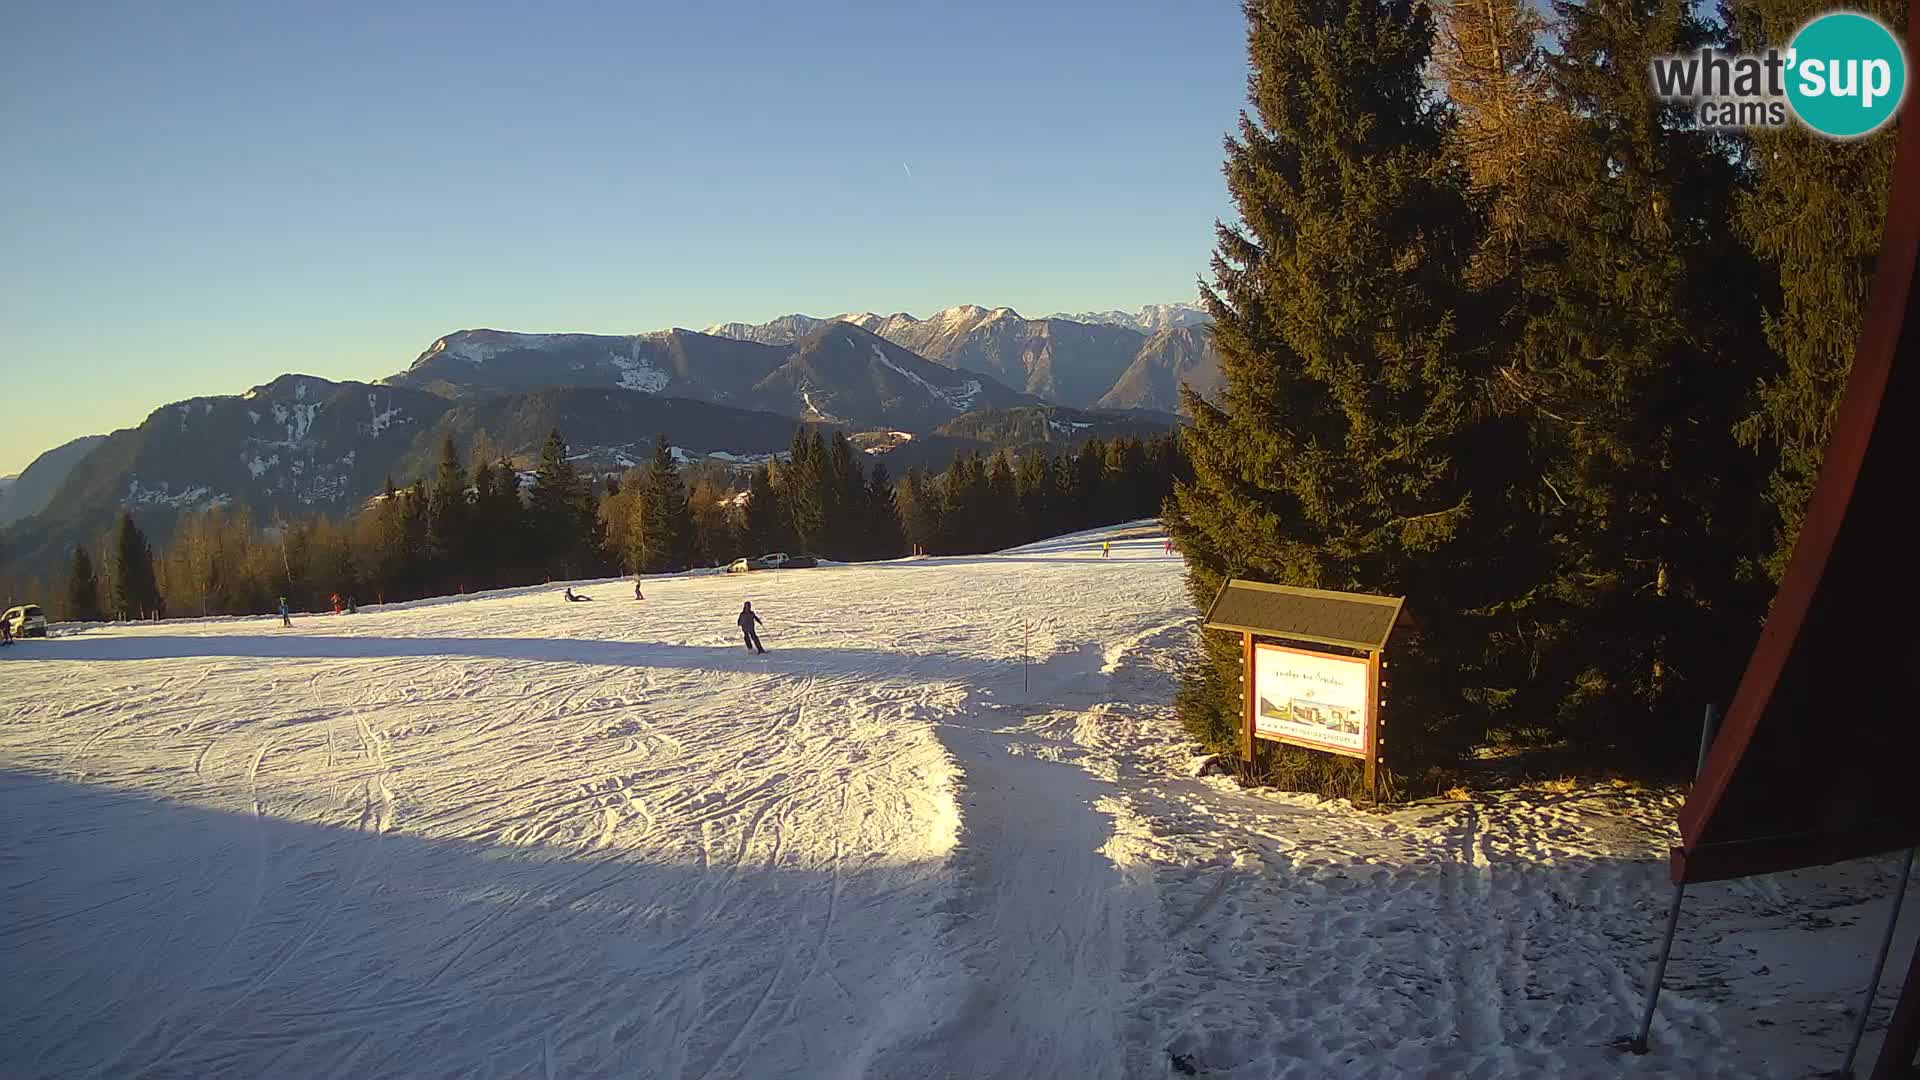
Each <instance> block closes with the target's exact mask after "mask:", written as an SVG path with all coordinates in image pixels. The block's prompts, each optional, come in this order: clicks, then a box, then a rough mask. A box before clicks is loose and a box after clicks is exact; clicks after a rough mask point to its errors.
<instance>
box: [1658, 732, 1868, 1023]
mask: <svg viewBox="0 0 1920 1080" xmlns="http://www.w3.org/2000/svg"><path fill="white" fill-rule="evenodd" d="M1719 718H1720V711H1719V710H1718V709H1716V708H1714V707H1713V706H1712V705H1708V706H1707V711H1706V715H1704V716H1703V717H1701V719H1700V757H1699V759H1698V760H1697V761H1696V762H1695V763H1694V767H1693V775H1694V777H1695V778H1698V777H1699V775H1700V771H1701V770H1702V769H1705V768H1706V767H1707V751H1708V750H1711V749H1713V736H1714V729H1715V728H1716V727H1717V726H1718V721H1719ZM1686 895H1687V886H1686V884H1685V883H1684V882H1683V883H1681V884H1679V885H1675V886H1674V887H1673V905H1672V906H1671V907H1669V908H1668V909H1667V933H1666V936H1665V937H1664V938H1662V939H1661V941H1660V958H1659V959H1658V960H1655V961H1654V962H1653V985H1651V986H1649V987H1647V1007H1646V1010H1645V1011H1643V1012H1642V1013H1641V1014H1640V1032H1639V1034H1637V1035H1635V1036H1634V1037H1633V1041H1632V1042H1630V1043H1628V1044H1627V1048H1628V1049H1629V1050H1632V1051H1633V1052H1634V1053H1636V1054H1644V1053H1646V1052H1647V1036H1649V1035H1651V1034H1653V1009H1654V1006H1656V1005H1658V1004H1659V1003H1660V983H1661V981H1662V980H1664V979H1665V978H1666V977H1667V961H1668V960H1669V959H1671V958H1672V957H1673V932H1674V930H1675V929H1676V928H1677V927H1679V925H1680V901H1681V900H1682V899H1684V898H1685V897H1686ZM1876 981H1877V979H1876Z"/></svg>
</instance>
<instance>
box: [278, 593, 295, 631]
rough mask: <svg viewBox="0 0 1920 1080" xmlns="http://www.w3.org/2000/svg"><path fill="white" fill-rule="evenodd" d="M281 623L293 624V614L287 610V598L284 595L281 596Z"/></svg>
mask: <svg viewBox="0 0 1920 1080" xmlns="http://www.w3.org/2000/svg"><path fill="white" fill-rule="evenodd" d="M280 625H281V626H292V625H293V614H292V613H291V612H289V611H288V610H287V598H286V597H284V596H283V597H281V598H280Z"/></svg>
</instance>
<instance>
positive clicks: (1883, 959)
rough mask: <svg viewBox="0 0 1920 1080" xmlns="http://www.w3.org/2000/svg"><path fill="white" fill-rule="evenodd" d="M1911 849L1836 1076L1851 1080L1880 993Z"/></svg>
mask: <svg viewBox="0 0 1920 1080" xmlns="http://www.w3.org/2000/svg"><path fill="white" fill-rule="evenodd" d="M1914 850H1915V849H1913V848H1908V849H1907V861H1906V862H1904V863H1902V864H1901V865H1900V886H1899V887H1898V888H1896V889H1894V890H1893V911H1892V913H1891V914H1889V915H1888V916H1887V932H1886V934H1885V935H1883V936H1882V937H1881V938H1880V955H1879V956H1877V957H1875V958H1874V961H1873V978H1871V979H1869V980H1867V999H1866V1000H1865V1001H1863V1002H1861V1003H1860V1020H1859V1022H1858V1023H1856V1024H1854V1025H1853V1042H1851V1043H1849V1044H1848V1045H1847V1060H1846V1061H1845V1062H1844V1063H1843V1064H1842V1065H1841V1066H1840V1071H1839V1072H1838V1073H1836V1074H1835V1075H1836V1076H1844V1077H1847V1078H1849V1080H1851V1078H1852V1076H1853V1059H1854V1055H1856V1054H1858V1053H1859V1052H1860V1040H1861V1039H1863V1038H1865V1037H1866V1034H1867V1015H1868V1014H1869V1013H1871V1012H1872V1011H1873V997H1874V995H1875V994H1876V993H1878V992H1879V991H1880V975H1881V973H1882V972H1884V971H1885V970H1886V968H1887V951H1888V950H1889V949H1891V948H1893V928H1894V927H1895V926H1897V925H1899V922H1900V905H1901V903H1902V902H1903V901H1905V900H1906V898H1907V879H1908V878H1910V877H1912V876H1913V853H1914Z"/></svg>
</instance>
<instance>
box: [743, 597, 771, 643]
mask: <svg viewBox="0 0 1920 1080" xmlns="http://www.w3.org/2000/svg"><path fill="white" fill-rule="evenodd" d="M737 621H738V622H739V623H740V633H741V634H743V635H744V636H745V637H746V639H747V648H749V649H751V650H753V651H754V652H759V653H764V652H766V651H767V650H766V647H765V646H763V645H761V644H760V635H759V634H756V633H754V632H753V624H754V623H759V624H760V625H762V626H765V625H766V624H767V621H766V620H765V619H762V618H761V617H760V616H758V615H755V614H754V613H753V601H751V600H749V601H747V602H746V603H744V604H742V605H740V618H739V619H738V620H737Z"/></svg>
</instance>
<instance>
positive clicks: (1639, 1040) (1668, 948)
mask: <svg viewBox="0 0 1920 1080" xmlns="http://www.w3.org/2000/svg"><path fill="white" fill-rule="evenodd" d="M1686 894H1687V887H1686V886H1685V885H1675V886H1674V887H1673V906H1672V907H1670V908H1668V909H1667V936H1666V939H1665V940H1664V941H1662V942H1661V943H1660V959H1658V960H1656V961H1654V964H1653V985H1652V986H1649V987H1647V1008H1646V1011H1645V1012H1643V1013H1641V1014H1640V1034H1638V1035H1635V1036H1634V1037H1633V1042H1631V1043H1629V1044H1628V1049H1630V1050H1632V1051H1633V1052H1634V1053H1636V1054H1644V1053H1646V1052H1647V1036H1648V1035H1649V1034H1651V1033H1652V1031H1653V1007H1654V1005H1655V1004H1657V1003H1658V1002H1659V1001H1660V982H1661V980H1663V979H1665V978H1666V977H1667V958H1668V957H1670V956H1672V955H1673V931H1674V928H1675V927H1677V926H1679V925H1680V898H1681V897H1683V896H1685V895H1686Z"/></svg>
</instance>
